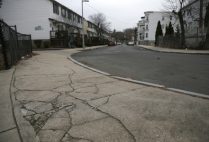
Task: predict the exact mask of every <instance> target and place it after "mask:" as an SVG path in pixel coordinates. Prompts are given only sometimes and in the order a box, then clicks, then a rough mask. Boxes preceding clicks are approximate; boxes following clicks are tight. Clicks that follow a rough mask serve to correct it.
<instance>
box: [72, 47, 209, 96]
mask: <svg viewBox="0 0 209 142" xmlns="http://www.w3.org/2000/svg"><path fill="white" fill-rule="evenodd" d="M73 58H74V59H76V60H78V61H79V62H82V63H84V64H87V65H88V66H91V67H93V68H96V69H99V70H101V71H104V72H107V73H110V74H112V75H117V76H120V77H127V78H131V79H135V80H140V81H145V82H150V83H156V84H161V85H165V86H166V87H170V88H177V89H182V90H186V91H192V92H196V93H202V94H206V95H209V86H208V84H209V55H191V54H178V53H163V52H155V51H150V50H145V49H144V48H139V47H132V46H126V45H122V46H116V47H109V48H108V47H107V48H100V49H97V50H93V51H86V52H82V53H78V54H75V55H73Z"/></svg>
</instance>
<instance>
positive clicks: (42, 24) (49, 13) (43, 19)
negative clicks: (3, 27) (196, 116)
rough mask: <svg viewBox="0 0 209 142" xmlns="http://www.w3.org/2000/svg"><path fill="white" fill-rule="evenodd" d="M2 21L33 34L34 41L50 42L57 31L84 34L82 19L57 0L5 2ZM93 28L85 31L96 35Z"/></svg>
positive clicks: (1, 10) (1, 15)
mask: <svg viewBox="0 0 209 142" xmlns="http://www.w3.org/2000/svg"><path fill="white" fill-rule="evenodd" d="M0 19H3V20H4V21H5V22H6V23H8V24H9V25H16V26H17V28H18V31H19V32H21V33H26V34H31V35H32V39H33V41H36V40H41V41H49V40H50V39H51V37H56V32H57V31H67V32H68V33H71V34H74V35H76V34H81V33H82V17H81V16H80V15H79V14H77V13H76V12H74V11H73V10H71V9H69V8H68V7H67V6H65V5H63V4H61V3H59V2H57V1H56V0H18V1H17V0H15V1H14V0H5V1H4V3H3V5H2V7H1V8H0ZM93 28H95V27H88V28H85V29H86V30H89V31H90V32H92V33H94V34H96V33H95V32H96V31H95V30H94V29H93ZM54 31H55V32H54ZM85 33H86V34H87V31H86V32H85Z"/></svg>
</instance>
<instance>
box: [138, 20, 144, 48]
mask: <svg viewBox="0 0 209 142" xmlns="http://www.w3.org/2000/svg"><path fill="white" fill-rule="evenodd" d="M144 36H145V17H141V20H140V21H139V22H138V23H137V45H139V44H143V41H144Z"/></svg>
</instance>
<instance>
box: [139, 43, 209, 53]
mask: <svg viewBox="0 0 209 142" xmlns="http://www.w3.org/2000/svg"><path fill="white" fill-rule="evenodd" d="M136 47H142V48H144V49H147V50H151V51H156V52H165V53H178V54H196V55H209V51H195V50H180V49H179V50H178V49H177V50H175V49H168V48H167V49H161V48H158V47H151V46H145V45H137V46H136ZM154 48H156V49H154Z"/></svg>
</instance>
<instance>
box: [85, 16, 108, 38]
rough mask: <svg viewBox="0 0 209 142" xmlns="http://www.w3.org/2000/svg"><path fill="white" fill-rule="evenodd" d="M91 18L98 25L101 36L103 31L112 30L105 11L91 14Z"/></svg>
mask: <svg viewBox="0 0 209 142" xmlns="http://www.w3.org/2000/svg"><path fill="white" fill-rule="evenodd" d="M89 19H90V20H91V21H92V22H93V23H94V24H96V25H97V34H98V36H99V37H101V36H102V33H105V32H109V31H110V22H108V21H107V19H106V16H105V15H104V14H103V13H97V14H94V15H91V16H89Z"/></svg>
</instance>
